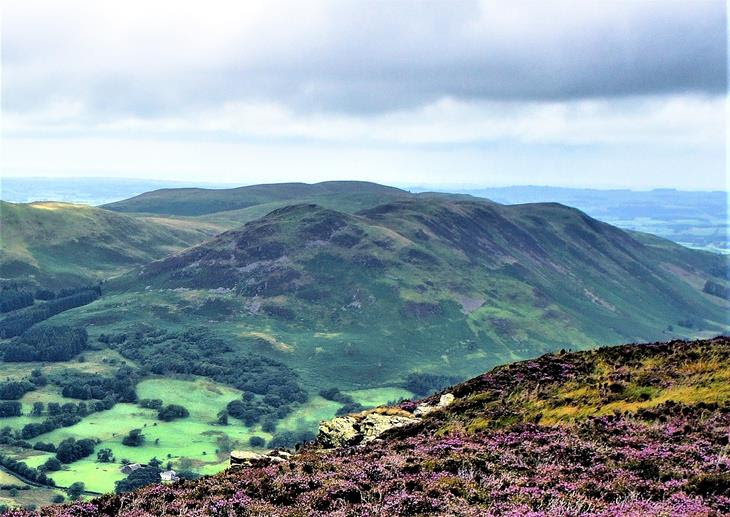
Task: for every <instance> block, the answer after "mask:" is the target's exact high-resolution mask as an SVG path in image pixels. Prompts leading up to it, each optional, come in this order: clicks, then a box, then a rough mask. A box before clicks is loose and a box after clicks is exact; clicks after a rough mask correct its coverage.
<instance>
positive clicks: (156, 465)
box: [147, 456, 162, 469]
mask: <svg viewBox="0 0 730 517" xmlns="http://www.w3.org/2000/svg"><path fill="white" fill-rule="evenodd" d="M147 465H148V466H150V467H154V468H156V469H158V468H160V466H161V465H162V462H161V461H160V460H158V459H157V456H154V457H152V459H150V461H148V462H147Z"/></svg>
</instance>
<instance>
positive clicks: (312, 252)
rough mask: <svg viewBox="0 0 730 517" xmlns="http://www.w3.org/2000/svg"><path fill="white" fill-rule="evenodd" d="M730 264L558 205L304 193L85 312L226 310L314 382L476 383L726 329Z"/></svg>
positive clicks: (118, 286) (216, 314)
mask: <svg viewBox="0 0 730 517" xmlns="http://www.w3.org/2000/svg"><path fill="white" fill-rule="evenodd" d="M725 268H726V258H723V257H721V256H718V255H714V254H710V253H702V252H697V251H691V250H687V249H686V248H682V247H681V246H678V245H675V244H672V243H670V242H668V241H664V240H661V239H656V238H650V237H646V236H643V235H641V234H631V233H627V232H624V231H622V230H619V229H617V228H615V227H612V226H610V225H608V224H605V223H601V222H599V221H596V220H594V219H591V218H590V217H588V216H586V215H585V214H583V213H581V212H579V211H578V210H575V209H572V208H568V207H565V206H562V205H557V204H532V205H514V206H504V205H499V204H496V203H491V202H487V201H477V200H452V199H448V198H427V199H409V200H399V201H394V202H391V203H386V204H383V205H380V206H377V207H374V208H370V209H367V210H363V211H361V212H359V213H357V214H347V213H343V212H338V211H335V210H330V209H326V208H322V207H320V206H317V205H313V204H302V205H294V206H288V207H285V208H281V209H277V210H275V211H273V212H271V213H269V214H268V215H266V216H265V217H262V218H260V219H257V220H255V221H252V222H250V223H248V224H246V225H244V226H243V227H241V228H240V229H236V230H231V231H227V232H224V233H222V234H220V235H218V236H217V237H215V238H214V239H211V240H209V241H206V242H205V243H203V244H200V245H198V246H195V247H192V248H190V249H188V250H185V251H183V252H181V253H177V254H174V255H171V256H169V257H166V258H164V259H161V260H158V261H155V262H151V263H149V264H146V265H144V266H141V267H139V268H137V269H135V270H134V271H132V272H130V273H129V274H127V275H125V276H123V277H119V278H117V279H115V280H113V281H111V282H109V284H108V287H107V293H108V296H107V298H106V299H107V303H106V304H104V303H101V302H98V303H96V304H91V305H89V306H87V307H86V308H84V309H83V311H82V312H83V315H78V316H74V317H78V321H79V323H81V324H88V323H90V322H95V321H96V320H97V319H98V320H99V321H102V320H103V321H110V322H112V326H113V327H114V328H117V329H121V328H124V327H125V325H126V327H127V328H130V325H132V324H133V323H134V316H130V315H127V316H126V317H125V319H124V321H122V320H115V319H114V318H113V317H112V316H111V315H110V314H109V313H108V312H109V310H110V308H111V307H113V306H114V304H113V303H112V302H113V301H114V300H120V302H119V303H121V300H122V299H124V300H125V302H124V303H125V304H127V306H129V307H131V308H130V310H134V309H133V308H134V306H135V305H137V306H140V307H141V306H143V305H145V304H152V305H155V304H157V306H158V309H156V314H157V318H156V320H157V322H156V323H155V324H156V325H160V324H162V325H170V326H172V327H177V328H179V327H180V326H181V325H182V324H186V325H193V324H196V323H197V324H201V325H203V324H205V325H208V324H209V323H210V322H212V321H215V322H216V325H215V327H214V331H215V332H216V333H218V334H220V335H222V336H226V337H227V339H236V336H238V340H239V341H238V346H241V347H248V348H251V347H253V348H254V349H256V350H258V351H261V352H262V353H265V354H270V355H271V356H273V357H276V358H278V359H279V360H282V361H284V362H285V363H287V364H288V365H290V366H291V367H292V368H294V369H295V370H297V371H298V372H299V373H300V374H301V375H303V376H304V378H305V380H306V381H307V382H308V383H309V384H310V385H313V386H318V387H321V386H322V385H323V383H326V382H329V383H332V384H335V385H338V386H344V387H350V388H356V387H366V386H367V387H371V386H373V385H383V384H387V383H389V382H398V379H402V377H403V375H404V374H405V373H408V372H410V371H415V372H429V371H433V372H438V373H440V372H442V371H447V372H449V373H450V374H452V375H456V376H459V377H462V378H463V377H466V376H468V375H473V374H474V373H476V371H478V370H479V369H484V368H486V367H489V366H493V365H496V364H499V363H504V362H509V361H512V360H517V359H522V358H527V357H533V356H535V355H539V354H540V353H544V352H547V351H550V350H554V349H559V348H561V347H563V346H565V344H566V343H568V342H569V343H573V345H574V346H580V347H584V348H585V347H591V346H595V345H596V344H598V343H619V342H622V341H627V340H630V341H635V340H646V339H656V338H660V337H662V336H676V335H680V336H681V335H696V334H697V333H701V332H706V333H718V332H722V331H724V330H725V329H727V324H728V322H727V301H725V300H722V299H720V298H718V297H714V296H711V295H709V294H707V293H703V292H702V287H703V286H704V283H705V282H706V281H707V280H708V279H710V278H716V277H717V276H720V275H722V274H723V272H724V271H725ZM153 300H155V301H154V302H153ZM145 306H147V309H145V310H146V311H149V310H150V308H149V306H148V305H145ZM206 306H207V307H209V309H205V307H206ZM104 307H106V309H105V308H104ZM213 307H218V309H216V310H213ZM112 310H113V309H112ZM143 312H144V311H143V310H142V309H139V313H140V314H141V313H143ZM72 314H73V312H72ZM183 315H184V316H183ZM140 322H144V321H140ZM146 323H150V322H146ZM241 336H244V337H247V338H248V339H244V340H241ZM252 338H255V339H253V340H252Z"/></svg>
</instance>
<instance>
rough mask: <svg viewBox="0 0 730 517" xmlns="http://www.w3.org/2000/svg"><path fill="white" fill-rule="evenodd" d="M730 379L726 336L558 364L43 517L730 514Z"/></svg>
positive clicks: (528, 365) (505, 370)
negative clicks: (371, 429) (384, 426)
mask: <svg viewBox="0 0 730 517" xmlns="http://www.w3.org/2000/svg"><path fill="white" fill-rule="evenodd" d="M729 373H730V339H728V338H720V337H719V338H715V339H710V340H702V341H693V342H683V341H674V342H669V343H652V344H645V345H627V346H620V347H612V348H602V349H599V350H594V351H589V352H576V353H564V352H561V353H558V354H552V355H546V356H543V357H540V358H538V359H535V360H531V361H525V362H520V363H514V364H511V365H507V366H503V367H498V368H496V369H494V370H492V371H491V372H488V373H486V374H484V375H481V376H479V377H476V378H474V379H471V380H470V381H467V382H465V383H462V384H459V385H456V386H453V387H450V388H447V389H446V390H444V391H443V392H440V393H437V394H436V395H433V396H432V397H429V398H427V399H425V400H423V401H418V402H411V401H407V402H402V403H400V404H399V405H398V406H396V407H391V408H380V409H379V410H377V412H379V413H380V414H384V415H388V414H389V415H401V416H402V418H404V419H408V420H409V422H408V423H405V424H402V425H399V426H396V427H393V428H391V429H388V430H382V432H381V433H380V434H379V435H378V436H376V437H375V439H372V440H368V441H363V442H361V443H360V444H357V445H349V446H344V447H337V448H328V442H327V440H323V439H322V438H321V437H320V440H319V441H317V442H314V443H312V444H309V445H306V446H305V447H303V448H301V449H300V450H299V451H298V452H297V453H296V454H294V455H292V456H290V455H289V454H286V453H278V454H273V455H271V456H268V458H269V459H268V460H265V459H264V458H266V457H262V458H260V459H259V461H257V462H255V466H251V467H242V468H241V467H239V468H235V469H233V468H232V469H229V470H228V471H226V472H223V473H221V474H219V475H216V476H213V477H208V478H202V479H199V480H196V481H182V482H178V483H175V484H174V485H172V486H162V485H156V486H153V487H147V488H144V489H142V490H139V491H137V492H132V493H127V494H122V495H116V496H111V495H110V496H104V497H101V498H99V499H96V500H93V501H90V502H84V503H75V504H72V505H67V506H55V507H46V508H44V509H42V510H41V511H40V513H41V514H42V515H49V516H56V515H59V516H60V515H79V516H80V515H127V516H132V515H134V516H147V515H163V514H165V515H221V516H222V515H281V516H284V515H286V516H291V515H343V516H344V515H429V514H441V515H474V516H476V515H480V516H481V515H512V516H517V515H520V516H522V515H556V516H558V515H559V516H568V515H592V516H612V515H636V516H638V515H656V516H658V515H694V516H700V515H702V516H712V515H727V513H728V512H730V474H728V472H729V468H730V460H729V459H728V455H727V451H728V426H730V374H729ZM425 408H430V409H429V410H425ZM371 413H372V412H371ZM365 417H366V415H363V414H360V415H354V416H351V417H346V418H350V419H352V420H357V419H362V418H365ZM329 428H331V426H330V427H329ZM10 515H15V516H17V517H20V516H25V515H30V514H29V513H27V512H23V511H15V512H11V514H10Z"/></svg>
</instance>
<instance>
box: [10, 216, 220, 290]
mask: <svg viewBox="0 0 730 517" xmlns="http://www.w3.org/2000/svg"><path fill="white" fill-rule="evenodd" d="M210 234H211V233H210V229H209V228H206V227H205V226H204V225H190V224H184V223H181V222H178V221H174V220H162V219H157V220H143V219H138V218H132V217H129V216H126V215H123V214H118V213H114V212H110V211H108V210H102V209H99V208H94V207H90V206H87V205H75V204H70V203H56V202H38V203H29V204H17V203H7V202H4V201H3V202H0V276H2V277H4V278H10V279H14V280H17V281H21V282H22V283H28V282H30V283H31V284H36V285H41V286H43V287H51V288H53V287H56V286H61V287H68V286H69V285H78V284H83V283H89V282H93V281H96V280H101V279H104V278H106V277H108V276H111V275H114V274H120V273H122V272H123V271H125V270H126V269H129V268H130V267H132V266H134V265H138V264H142V263H145V262H148V261H151V260H155V259H159V258H161V257H163V256H165V255H168V254H170V253H173V252H176V251H180V250H182V249H184V248H186V247H188V246H190V245H191V244H194V243H198V242H200V241H202V240H203V239H204V238H205V237H207V236H209V235H210Z"/></svg>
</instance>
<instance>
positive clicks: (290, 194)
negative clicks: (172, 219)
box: [102, 181, 410, 216]
mask: <svg viewBox="0 0 730 517" xmlns="http://www.w3.org/2000/svg"><path fill="white" fill-rule="evenodd" d="M409 195H410V194H409V193H408V192H406V191H404V190H400V189H397V188H394V187H386V186H384V185H378V184H377V183H368V182H364V181H326V182H322V183H315V184H307V183H275V184H269V185H251V186H246V187H238V188H230V189H203V188H178V189H160V190H154V191H152V192H146V193H144V194H140V195H139V196H135V197H132V198H130V199H125V200H123V201H117V202H115V203H109V204H106V205H103V206H102V208H106V209H108V210H113V211H117V212H139V213H151V214H165V215H182V216H199V215H204V214H212V213H216V212H225V211H230V210H238V209H242V208H248V207H252V206H255V205H266V204H269V203H281V202H291V201H293V200H295V202H298V203H302V202H316V203H320V204H327V203H328V202H332V201H330V200H331V198H332V196H336V200H335V201H334V202H335V203H336V204H337V206H338V207H339V209H340V210H344V211H350V210H349V209H352V211H355V210H358V209H361V208H364V207H369V206H373V205H377V204H380V203H382V202H384V201H386V200H388V199H393V198H400V197H405V196H409ZM272 208H275V207H272ZM270 209H271V208H270Z"/></svg>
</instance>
